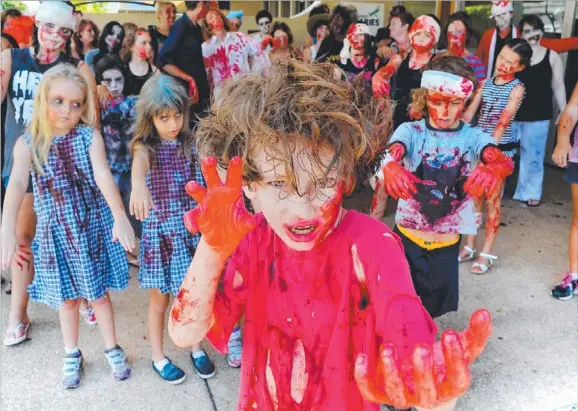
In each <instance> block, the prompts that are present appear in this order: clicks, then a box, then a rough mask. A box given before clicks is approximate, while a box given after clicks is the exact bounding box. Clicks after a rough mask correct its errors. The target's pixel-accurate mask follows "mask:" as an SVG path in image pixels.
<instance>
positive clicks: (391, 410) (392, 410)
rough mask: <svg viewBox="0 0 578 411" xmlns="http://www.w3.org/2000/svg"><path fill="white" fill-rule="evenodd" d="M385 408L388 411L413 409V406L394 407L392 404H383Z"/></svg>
mask: <svg viewBox="0 0 578 411" xmlns="http://www.w3.org/2000/svg"><path fill="white" fill-rule="evenodd" d="M385 409H386V410H389V411H414V409H413V408H395V407H394V406H393V405H387V404H385Z"/></svg>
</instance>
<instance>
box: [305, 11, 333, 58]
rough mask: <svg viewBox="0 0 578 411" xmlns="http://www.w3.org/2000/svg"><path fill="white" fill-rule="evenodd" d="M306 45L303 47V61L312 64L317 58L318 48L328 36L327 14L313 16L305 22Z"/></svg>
mask: <svg viewBox="0 0 578 411" xmlns="http://www.w3.org/2000/svg"><path fill="white" fill-rule="evenodd" d="M307 32H308V33H309V38H308V44H307V45H304V46H303V55H304V57H305V61H308V62H312V61H315V59H316V58H317V54H318V53H319V47H320V46H321V44H322V43H323V40H325V39H326V38H327V37H328V36H329V34H330V33H329V14H315V15H313V16H311V17H310V18H309V20H307Z"/></svg>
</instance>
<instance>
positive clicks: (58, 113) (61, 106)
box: [47, 78, 86, 134]
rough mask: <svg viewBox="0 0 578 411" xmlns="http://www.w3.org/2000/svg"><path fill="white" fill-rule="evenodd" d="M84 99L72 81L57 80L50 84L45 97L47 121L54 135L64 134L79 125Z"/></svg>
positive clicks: (81, 92)
mask: <svg viewBox="0 0 578 411" xmlns="http://www.w3.org/2000/svg"><path fill="white" fill-rule="evenodd" d="M85 97H86V96H85V94H84V92H83V91H82V89H81V88H80V87H78V85H77V84H76V83H75V82H74V81H72V80H68V79H64V78H59V79H56V80H54V81H53V82H52V84H50V87H49V90H48V95H47V101H48V121H49V122H50V126H51V128H52V131H53V132H54V133H57V134H66V133H68V131H70V130H71V129H72V128H73V127H74V126H76V125H77V124H78V123H79V121H80V118H81V117H82V113H83V111H84V100H85Z"/></svg>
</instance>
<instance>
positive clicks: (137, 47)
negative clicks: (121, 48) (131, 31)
mask: <svg viewBox="0 0 578 411" xmlns="http://www.w3.org/2000/svg"><path fill="white" fill-rule="evenodd" d="M132 50H133V53H134V54H136V56H137V57H139V58H141V59H149V58H150V57H151V55H152V52H153V46H152V44H151V36H150V34H149V33H148V32H146V31H138V32H137V33H136V37H135V40H134V46H133V49H132Z"/></svg>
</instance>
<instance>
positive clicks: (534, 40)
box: [528, 36, 540, 43]
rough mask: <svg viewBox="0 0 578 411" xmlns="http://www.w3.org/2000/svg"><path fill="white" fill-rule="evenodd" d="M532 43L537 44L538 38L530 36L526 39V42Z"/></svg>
mask: <svg viewBox="0 0 578 411" xmlns="http://www.w3.org/2000/svg"><path fill="white" fill-rule="evenodd" d="M530 41H533V42H536V43H537V42H538V41H540V36H532V37H529V38H528V42H530Z"/></svg>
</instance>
